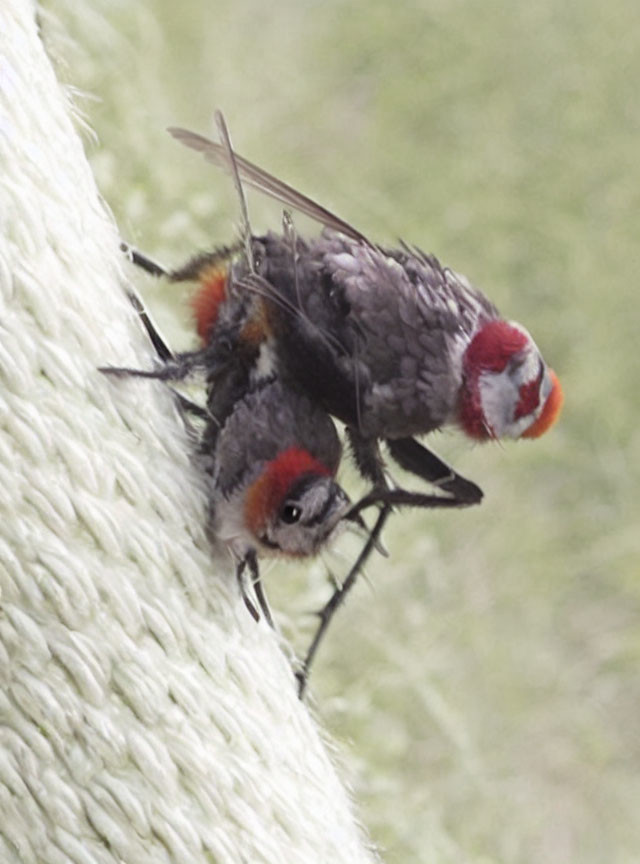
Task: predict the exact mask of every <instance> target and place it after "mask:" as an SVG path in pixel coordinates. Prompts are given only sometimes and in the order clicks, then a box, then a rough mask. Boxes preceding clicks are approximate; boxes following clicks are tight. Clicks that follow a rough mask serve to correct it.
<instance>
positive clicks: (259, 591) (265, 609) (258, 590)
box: [245, 549, 275, 629]
mask: <svg viewBox="0 0 640 864" xmlns="http://www.w3.org/2000/svg"><path fill="white" fill-rule="evenodd" d="M245 560H246V562H247V564H248V566H249V570H250V572H251V585H252V586H253V590H254V593H255V595H256V598H257V600H258V605H259V606H260V609H261V610H262V614H263V615H264V617H265V620H266V621H267V623H268V624H269V626H270V627H272V628H273V618H272V617H271V609H269V604H268V603H267V598H266V595H265V593H264V589H263V587H262V580H261V579H260V569H259V567H258V559H257V558H256V553H255V550H254V549H251V550H250V551H249V552H248V553H247V557H246V559H245ZM274 629H275V628H274Z"/></svg>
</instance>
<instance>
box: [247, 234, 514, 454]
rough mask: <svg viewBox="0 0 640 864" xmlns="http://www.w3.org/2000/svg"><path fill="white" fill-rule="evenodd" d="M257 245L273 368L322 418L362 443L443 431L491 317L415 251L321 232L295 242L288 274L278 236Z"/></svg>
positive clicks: (478, 300)
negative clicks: (468, 355) (277, 363)
mask: <svg viewBox="0 0 640 864" xmlns="http://www.w3.org/2000/svg"><path fill="white" fill-rule="evenodd" d="M258 244H259V248H260V250H261V251H262V254H263V263H262V272H263V274H264V276H265V278H266V279H267V280H268V281H269V282H270V283H271V285H272V286H273V291H274V295H273V296H274V301H273V302H272V304H271V306H272V309H271V317H272V319H273V320H274V330H275V331H276V335H277V337H278V338H277V346H278V351H279V352H280V354H281V357H282V361H283V362H282V366H283V368H285V369H287V370H290V372H291V374H292V375H293V376H294V377H295V378H296V379H297V380H299V382H300V384H301V385H302V386H304V388H305V389H307V390H309V391H310V392H313V393H315V394H319V396H320V399H321V401H322V402H323V404H324V405H325V407H326V408H327V410H328V411H329V412H330V413H332V414H334V415H335V416H337V417H339V418H340V419H341V420H344V421H345V422H346V423H348V424H350V425H352V426H355V427H356V428H359V430H360V431H361V432H362V434H364V435H365V436H369V437H378V436H380V437H382V436H384V437H386V438H395V437H402V436H406V435H418V434H423V433H426V432H429V431H431V430H432V429H435V428H437V427H439V426H441V425H443V424H445V423H447V422H451V420H452V415H453V413H454V411H455V408H456V404H457V399H458V394H459V388H460V383H461V368H460V365H461V364H460V358H461V354H462V352H463V350H464V348H465V347H466V345H468V343H469V341H470V339H471V337H472V336H473V334H474V333H475V332H476V331H477V329H478V327H479V326H480V325H481V324H483V323H485V322H486V321H488V320H491V319H493V318H497V317H498V312H497V310H496V308H495V307H494V306H493V304H491V303H490V302H489V301H488V300H487V299H486V298H485V297H484V295H482V294H481V293H480V292H479V291H477V290H475V289H474V288H473V287H472V286H471V285H470V284H469V283H468V282H467V281H466V279H464V277H461V276H458V275H457V274H456V273H454V272H453V271H452V270H450V269H448V268H444V267H442V266H441V265H440V263H439V262H438V261H437V259H436V258H434V257H433V256H429V255H426V254H424V253H422V252H420V251H419V250H415V251H411V250H409V249H408V248H407V249H406V250H392V251H391V250H386V249H382V248H380V247H377V246H373V245H367V244H365V243H362V242H359V241H357V240H353V239H350V238H347V237H345V236H343V235H338V234H335V233H334V232H331V231H325V232H324V233H323V234H322V235H320V236H319V237H317V238H315V239H314V240H312V241H308V242H307V241H304V240H301V239H299V238H298V239H297V241H296V262H295V267H294V266H293V260H292V259H293V256H292V250H291V247H290V245H289V244H287V243H286V242H285V241H284V240H283V239H282V238H281V237H280V236H278V235H275V234H268V235H267V236H265V237H263V238H260V240H259V241H257V244H256V245H258ZM282 299H285V300H286V303H287V304H289V305H288V307H287V308H285V307H284V306H283V304H282V302H281V301H282ZM292 307H293V310H294V311H293V312H292Z"/></svg>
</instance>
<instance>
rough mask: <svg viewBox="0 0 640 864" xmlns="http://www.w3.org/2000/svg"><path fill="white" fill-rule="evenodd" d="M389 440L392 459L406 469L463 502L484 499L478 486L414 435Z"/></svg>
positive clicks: (477, 502) (475, 502)
mask: <svg viewBox="0 0 640 864" xmlns="http://www.w3.org/2000/svg"><path fill="white" fill-rule="evenodd" d="M386 443H387V447H388V448H389V453H390V454H391V457H392V459H393V460H394V461H395V462H397V463H398V465H399V466H400V467H401V468H404V469H405V471H410V472H411V473H412V474H415V475H416V476H417V477H421V478H422V479H423V480H426V481H427V482H428V483H431V484H432V485H433V486H437V487H438V489H441V490H442V491H443V492H448V493H449V494H451V495H453V496H454V497H455V498H457V499H458V500H460V501H465V502H466V503H468V504H479V503H480V501H481V500H482V497H483V496H482V489H480V487H479V486H476V484H475V483H473V482H472V481H471V480H467V479H466V478H465V477H462V476H461V475H460V474H458V473H457V472H456V471H454V470H453V468H451V466H449V465H447V463H446V462H443V461H442V459H440V458H439V457H438V456H436V454H435V453H432V452H431V450H428V449H427V448H426V447H424V446H423V445H422V444H420V443H419V442H418V441H416V440H415V438H395V439H390V440H387V442H386Z"/></svg>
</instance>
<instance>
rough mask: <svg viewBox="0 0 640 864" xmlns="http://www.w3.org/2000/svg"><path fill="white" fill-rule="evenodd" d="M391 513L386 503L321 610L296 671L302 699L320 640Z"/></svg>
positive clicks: (299, 693)
mask: <svg viewBox="0 0 640 864" xmlns="http://www.w3.org/2000/svg"><path fill="white" fill-rule="evenodd" d="M390 513H391V506H390V505H386V504H385V505H384V506H383V507H382V509H381V510H380V513H379V514H378V518H377V520H376V523H375V525H374V526H373V528H372V530H371V533H370V535H369V539H368V540H367V542H366V543H365V545H364V546H363V548H362V551H361V552H360V554H359V555H358V557H357V559H356V562H355V564H354V565H353V567H352V568H351V570H350V571H349V573H348V574H347V577H346V579H345V580H344V582H343V583H342V585H340V586H338V587H337V588H336V590H335V591H334V592H333V594H332V595H331V597H330V599H329V602H328V603H326V604H325V605H324V606H323V608H322V609H321V610H320V613H319V617H320V624H319V625H318V629H317V630H316V632H315V635H314V637H313V639H312V641H311V645H310V646H309V649H308V651H307V654H306V657H305V658H304V662H303V664H302V669H301V670H300V671H299V672H296V678H297V679H298V696H299V697H300V699H302V698H303V696H304V692H305V690H306V687H307V682H308V680H309V672H310V670H311V664H312V663H313V660H314V658H315V656H316V653H317V651H318V647H319V646H320V642H321V641H322V638H323V636H324V635H325V633H326V631H327V628H328V627H329V624H330V623H331V619H332V618H333V616H334V613H335V612H336V611H337V609H338V608H339V607H340V606H341V605H342V604H343V603H344V600H345V597H346V596H347V594H348V593H349V591H350V590H351V589H352V588H353V586H354V584H355V581H356V579H357V577H358V573H359V572H360V571H361V570H362V568H363V567H364V565H365V563H366V561H367V560H368V558H369V556H370V555H371V552H372V551H373V549H374V548H375V546H376V544H377V543H378V539H379V537H380V533H381V531H382V529H383V527H384V524H385V522H386V521H387V519H388V517H389V514H390Z"/></svg>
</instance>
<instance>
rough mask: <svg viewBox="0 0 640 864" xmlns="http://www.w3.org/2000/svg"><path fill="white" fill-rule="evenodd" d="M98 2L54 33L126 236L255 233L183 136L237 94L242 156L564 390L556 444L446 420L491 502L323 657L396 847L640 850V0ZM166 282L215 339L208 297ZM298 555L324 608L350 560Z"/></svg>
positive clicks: (379, 569)
mask: <svg viewBox="0 0 640 864" xmlns="http://www.w3.org/2000/svg"><path fill="white" fill-rule="evenodd" d="M74 6H75V4H73V3H71V0H67V3H65V2H64V0H50V2H49V9H50V11H51V12H53V14H54V16H55V17H56V18H57V19H58V20H57V23H56V22H53V24H52V23H51V22H49V21H48V19H47V20H45V30H46V31H47V32H49V33H50V34H51V35H50V36H49V39H50V43H51V45H52V46H53V51H54V52H55V53H56V54H58V55H59V56H60V57H63V58H64V59H65V62H66V63H67V67H66V68H65V69H63V70H62V72H63V75H64V76H65V77H66V79H67V80H69V81H70V82H71V83H73V84H74V85H76V86H78V87H80V88H82V89H83V90H85V91H87V92H88V93H90V94H91V95H94V96H97V97H98V99H99V101H94V100H91V99H86V100H85V99H83V98H82V97H77V98H76V102H77V104H78V105H79V107H80V108H81V110H83V111H84V112H85V113H86V115H87V116H88V120H89V123H90V125H91V126H92V127H93V128H94V129H95V130H96V132H97V135H98V139H99V143H97V144H96V143H95V142H94V141H92V140H90V139H87V150H88V152H89V154H90V157H91V159H92V162H93V164H94V167H95V171H96V176H97V178H98V182H99V184H100V186H101V190H102V192H103V194H104V196H105V199H106V200H107V202H108V204H109V205H110V206H111V207H112V208H113V210H114V212H115V214H116V217H117V219H118V223H119V225H120V226H121V230H122V233H123V235H124V236H125V237H126V238H127V239H130V240H131V241H133V242H134V243H136V244H138V245H139V246H140V247H141V248H143V249H145V250H147V251H149V252H151V253H154V254H155V255H157V256H158V257H159V258H160V260H164V261H167V262H170V263H173V262H178V261H181V260H182V259H183V258H184V257H186V256H187V255H188V254H189V253H191V252H192V251H194V250H195V249H198V248H202V247H206V246H209V245H212V244H216V243H222V242H225V241H228V240H229V238H230V236H231V233H232V227H231V226H232V224H234V223H233V220H234V219H235V207H234V205H235V202H234V198H233V193H232V190H231V187H230V184H229V183H228V182H227V181H226V180H225V179H224V177H223V176H222V175H219V174H218V173H216V172H215V170H214V169H212V168H210V167H209V166H207V165H206V164H205V163H204V162H202V161H201V160H199V159H198V158H196V157H195V156H193V154H190V153H189V152H188V151H186V150H184V149H182V148H180V147H178V146H177V145H176V144H175V143H174V142H172V141H171V140H170V139H169V137H168V136H167V135H166V134H165V132H164V128H165V127H166V126H168V125H171V124H176V125H186V126H190V127H192V128H196V129H198V130H200V131H204V132H207V131H208V130H210V129H211V121H210V117H211V114H212V111H213V109H214V108H215V107H221V108H222V109H223V110H224V111H225V113H226V116H227V119H228V122H229V125H230V128H231V131H232V135H233V138H234V141H235V143H236V146H237V147H238V149H239V150H240V152H242V153H244V154H246V155H248V156H249V157H250V158H252V159H254V160H255V161H257V162H258V163H259V164H262V165H264V166H265V167H268V168H269V169H270V170H272V171H273V172H274V173H276V174H279V175H280V176H282V177H284V178H286V179H287V180H289V181H290V182H292V183H293V184H295V185H298V186H299V187H300V188H302V189H303V190H304V191H307V192H308V193H309V194H312V195H314V196H315V197H317V198H318V199H319V200H320V201H323V202H325V203H327V204H328V205H329V206H331V207H333V208H334V209H336V210H337V211H338V212H339V213H340V214H341V215H343V216H345V217H346V218H347V219H350V220H351V221H352V222H354V224H356V225H357V226H358V227H360V228H361V229H362V230H364V231H365V232H367V233H369V234H370V235H371V236H373V237H375V238H377V239H379V240H381V241H389V242H393V241H395V239H396V238H397V237H398V236H402V237H403V238H405V239H406V240H407V241H410V242H415V243H417V244H419V245H420V246H422V247H424V248H425V249H427V250H429V251H433V252H435V253H437V254H438V256H439V257H440V258H441V260H443V261H444V262H446V263H448V264H450V265H451V266H453V267H454V268H456V269H457V270H460V271H461V272H463V273H466V274H467V275H468V276H469V277H470V278H471V279H472V280H473V281H474V282H475V283H477V284H478V285H480V286H481V287H483V288H484V289H485V291H486V292H487V293H488V294H489V296H490V297H491V298H492V299H494V300H495V301H496V302H497V303H498V305H499V306H500V308H501V309H502V310H503V312H504V313H505V314H506V315H507V316H510V317H513V318H515V319H517V320H519V321H521V322H522V323H524V324H525V325H526V326H527V327H528V328H529V329H530V330H531V332H532V333H533V334H534V336H535V338H536V341H537V342H538V344H539V345H540V346H541V347H542V349H543V351H544V353H545V356H546V357H547V358H548V360H549V362H550V363H551V364H552V365H553V366H554V367H555V368H556V370H557V371H558V373H559V375H560V376H561V379H562V381H563V384H564V388H565V392H566V396H567V401H566V405H565V410H564V415H563V417H562V420H561V422H560V424H559V425H558V427H557V428H556V429H554V430H553V431H552V432H551V433H549V434H548V436H546V437H545V438H543V439H541V440H539V441H536V442H522V443H519V444H512V445H510V444H505V445H504V447H498V446H484V447H477V448H470V447H468V445H466V444H465V443H464V442H463V441H461V439H460V438H459V437H458V436H456V435H453V434H447V435H441V436H436V437H435V438H434V439H433V445H434V446H435V447H436V449H438V450H439V451H440V452H441V453H442V454H443V455H444V456H446V457H448V458H450V459H453V460H454V461H455V464H456V466H457V467H458V469H459V470H460V471H461V472H462V473H465V474H466V475H467V476H469V477H471V478H473V479H474V480H476V481H477V482H478V483H479V484H480V485H481V486H482V487H483V488H484V490H485V493H486V500H485V503H484V504H483V505H482V507H479V508H476V509H474V510H473V511H472V512H471V511H469V512H464V513H446V512H444V513H433V514H430V513H412V514H408V513H407V514H401V515H398V516H396V517H395V519H394V520H393V524H392V526H391V527H390V529H389V530H388V532H387V535H386V542H387V545H388V546H389V549H390V552H391V557H390V559H388V560H384V559H381V558H378V559H377V560H376V561H375V562H374V564H373V565H372V566H371V567H370V568H369V577H370V578H369V583H368V584H367V581H366V580H362V582H361V584H360V585H359V586H358V588H357V590H356V591H355V592H354V596H353V598H352V599H351V601H350V603H349V604H348V608H346V609H345V610H343V612H342V613H341V614H340V617H339V621H337V623H336V624H335V627H334V630H333V632H332V634H331V638H330V640H329V642H328V643H327V644H325V646H324V647H323V649H322V651H321V653H320V655H319V658H318V663H317V667H316V669H315V674H314V678H313V680H312V689H313V691H314V694H315V697H316V699H317V710H318V713H319V714H320V716H321V717H322V720H323V722H325V723H326V724H327V725H328V726H329V728H330V729H331V730H332V731H333V733H334V734H335V735H336V736H337V737H338V738H339V739H342V740H343V741H344V742H345V743H344V747H343V756H342V757H341V758H342V759H343V760H344V763H345V773H346V774H347V776H349V777H350V778H351V780H352V782H353V784H354V787H355V793H356V796H357V798H358V800H359V801H360V802H361V807H362V818H363V821H364V822H365V823H366V824H367V825H368V827H369V829H370V831H371V834H372V836H373V838H374V840H375V841H376V842H377V843H378V844H379V845H380V846H381V847H382V850H383V855H384V858H385V861H386V862H389V864H414V862H415V864H417V862H427V861H428V862H436V864H441V862H447V864H449V862H451V864H454V862H455V864H459V862H474V864H481V862H482V864H488V862H505V864H534V862H536V864H537V862H541V861H544V862H545V864H565V862H571V861H576V862H578V861H579V862H581V864H592V862H607V864H622V862H631V861H635V860H638V856H639V855H640V819H638V812H637V811H638V806H637V802H638V801H639V800H640V746H639V741H640V736H639V735H638V722H639V719H638V718H639V716H640V671H639V670H640V635H639V634H640V630H639V627H638V624H639V617H640V563H639V562H640V533H639V531H638V528H637V524H636V523H637V517H638V515H639V510H640V507H639V506H638V497H639V494H640V482H639V480H640V429H639V424H638V419H639V417H640V411H639V409H638V403H639V396H638V387H639V379H640V364H639V362H638V329H639V326H640V302H639V300H638V292H639V288H638V286H637V285H636V284H635V282H636V279H637V278H638V275H639V273H638V271H639V263H640V261H639V259H640V239H639V237H640V167H639V166H640V158H639V155H638V154H639V153H640V145H639V137H640V110H639V107H638V96H637V88H638V81H639V80H640V52H639V51H638V41H637V34H638V25H639V24H640V21H639V20H638V6H637V3H635V2H634V0H611V2H610V3H608V4H606V5H605V4H602V3H601V2H596V0H581V2H576V0H572V2H567V3H560V2H558V0H538V2H536V3H531V4H528V3H524V2H512V3H507V2H499V0H485V2H483V3H477V2H475V3H474V2H472V0H450V2H444V0H422V2H413V3H409V2H400V3H395V4H389V3H386V2H382V0H359V2H355V3H346V2H339V0H328V2H325V3H322V4H320V3H316V2H313V0H302V2H294V0H283V2H280V3H277V4H267V3H262V2H257V0H250V2H246V3H234V2H231V0H219V2H217V3H215V4H207V3H205V2H198V0H189V2H186V0H185V2H183V3H180V4H175V3H172V2H169V0H162V2H155V3H151V2H149V0H148V2H140V3H136V4H129V3H109V2H106V0H101V2H94V3H93V4H90V7H88V6H86V5H82V7H81V10H80V11H77V12H76V11H73V9H74ZM89 8H91V9H92V10H93V11H91V12H89V11H88V10H89ZM52 30H53V31H66V32H67V33H69V34H70V35H71V36H72V40H70V41H68V42H65V40H63V39H61V38H60V34H59V33H58V35H55V32H54V33H51V31H52ZM251 208H252V215H253V217H254V222H255V224H256V227H257V228H264V227H266V226H268V225H270V226H272V227H273V226H277V225H278V222H279V218H280V217H279V211H278V208H277V207H274V206H273V205H271V204H268V203H266V202H264V201H262V200H260V199H259V198H252V199H251ZM300 226H301V228H302V227H303V226H304V223H303V222H302V221H301V222H300ZM140 287H141V289H142V290H144V291H145V296H146V298H147V302H148V304H149V306H150V307H151V308H152V310H153V312H154V313H155V314H156V316H157V318H158V319H159V321H160V323H161V325H162V327H163V329H164V330H165V332H166V333H167V335H168V336H169V337H170V339H171V341H172V342H173V344H175V345H182V346H186V345H188V344H189V340H190V335H189V332H188V329H187V322H186V315H185V314H184V296H183V295H182V294H180V293H179V292H177V291H176V290H175V289H173V288H171V289H169V290H166V289H162V287H161V286H157V285H155V284H153V283H152V282H151V281H150V280H147V281H144V280H142V279H141V280H140ZM350 548H353V547H352V546H351V547H350ZM331 565H332V568H333V569H334V571H335V572H341V571H340V568H342V567H344V566H345V562H341V561H339V560H337V559H336V558H335V557H334V558H333V559H332V562H331ZM288 573H289V571H288V570H286V571H283V575H282V576H281V577H280V578H279V579H276V578H275V576H276V571H275V570H274V571H273V574H272V575H273V578H272V579H271V580H269V576H268V575H267V584H268V588H269V590H270V594H271V596H272V598H273V600H274V605H275V606H276V608H278V609H281V610H286V611H287V612H288V613H289V614H290V615H291V617H292V619H293V620H294V621H295V622H296V624H299V623H300V612H301V610H308V609H310V608H313V606H314V605H317V604H318V603H319V597H320V595H321V594H322V592H323V591H325V592H326V584H325V582H324V573H325V570H324V568H323V567H322V565H316V566H315V567H314V568H312V570H311V571H310V572H309V571H305V572H303V573H302V574H301V575H298V576H295V575H293V574H292V575H291V578H290V579H289V576H288ZM285 582H286V584H285ZM305 620H306V619H305ZM306 638H307V637H306V635H305V634H299V639H300V642H299V644H300V646H302V645H304V644H305V641H306Z"/></svg>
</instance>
